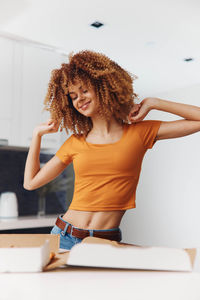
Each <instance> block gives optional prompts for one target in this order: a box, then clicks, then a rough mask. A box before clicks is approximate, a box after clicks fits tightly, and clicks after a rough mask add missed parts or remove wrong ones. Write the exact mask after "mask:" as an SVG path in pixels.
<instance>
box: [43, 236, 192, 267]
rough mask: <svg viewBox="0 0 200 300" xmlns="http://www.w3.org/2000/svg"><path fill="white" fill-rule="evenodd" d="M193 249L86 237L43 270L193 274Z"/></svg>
mask: <svg viewBox="0 0 200 300" xmlns="http://www.w3.org/2000/svg"><path fill="white" fill-rule="evenodd" d="M195 257H196V249H194V248H191V249H177V248H169V247H142V246H137V245H132V244H125V243H118V242H115V241H109V240H106V239H100V238H95V237H87V238H85V239H84V240H83V241H82V242H81V243H79V244H76V245H75V246H74V247H73V248H72V249H71V251H68V252H67V253H62V254H59V255H58V256H57V260H56V261H55V262H54V261H52V262H50V263H49V265H47V266H46V267H45V270H50V269H52V268H55V267H56V266H59V263H61V264H63V263H64V262H65V264H66V265H68V266H82V267H99V268H117V269H140V270H156V271H158V270H159V271H161V270H162V271H192V269H193V266H194V261H195Z"/></svg>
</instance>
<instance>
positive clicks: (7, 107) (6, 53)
mask: <svg viewBox="0 0 200 300" xmlns="http://www.w3.org/2000/svg"><path fill="white" fill-rule="evenodd" d="M0 49H1V53H0V65H1V68H0V83H1V84H0V86H1V88H0V107H1V109H0V139H8V140H9V139H10V137H11V127H10V121H11V117H12V96H13V89H12V85H13V51H14V43H13V41H11V40H7V39H4V38H0Z"/></svg>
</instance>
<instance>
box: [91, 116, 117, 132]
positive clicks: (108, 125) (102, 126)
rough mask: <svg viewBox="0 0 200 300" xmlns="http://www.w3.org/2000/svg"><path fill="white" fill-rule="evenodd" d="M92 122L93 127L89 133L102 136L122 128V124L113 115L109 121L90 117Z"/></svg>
mask: <svg viewBox="0 0 200 300" xmlns="http://www.w3.org/2000/svg"><path fill="white" fill-rule="evenodd" d="M92 124H93V127H92V129H91V131H90V133H95V134H99V135H102V136H105V135H108V134H110V133H112V132H114V131H116V130H119V129H120V128H122V126H121V125H120V124H119V123H118V122H117V121H116V120H115V119H114V118H113V117H112V118H111V120H109V121H107V120H105V119H102V118H99V117H96V118H92Z"/></svg>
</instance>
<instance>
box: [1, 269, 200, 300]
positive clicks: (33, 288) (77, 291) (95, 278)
mask: <svg viewBox="0 0 200 300" xmlns="http://www.w3.org/2000/svg"><path fill="white" fill-rule="evenodd" d="M0 299H1V300H11V299H12V300H13V299H20V300H27V299H29V300H44V299H48V300H55V299H70V300H73V299H81V300H84V299H85V300H86V299H87V300H90V299H91V300H94V299H95V300H98V299H100V300H103V299H105V300H107V299H109V300H124V299H134V300H143V299H144V300H147V299H153V300H160V299H162V300H199V299H200V273H196V272H157V271H134V270H113V269H98V268H80V267H66V268H62V269H59V270H57V271H55V270H54V271H49V272H44V273H32V274H31V273H24V274H23V273H18V274H17V273H16V274H14V273H13V274H8V273H4V274H3V273H2V274H0Z"/></svg>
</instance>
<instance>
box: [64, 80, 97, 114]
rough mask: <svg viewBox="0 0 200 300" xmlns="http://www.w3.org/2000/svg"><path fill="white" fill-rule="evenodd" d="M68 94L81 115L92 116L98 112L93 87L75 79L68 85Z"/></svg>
mask: <svg viewBox="0 0 200 300" xmlns="http://www.w3.org/2000/svg"><path fill="white" fill-rule="evenodd" d="M69 95H70V98H71V99H72V104H73V106H74V108H75V109H76V110H77V111H78V112H80V113H81V114H82V115H84V116H86V117H92V116H94V115H95V114H97V113H98V101H97V97H96V94H95V91H94V88H93V87H87V86H86V85H85V84H84V83H81V82H78V81H76V82H75V84H74V85H70V86H69Z"/></svg>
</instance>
